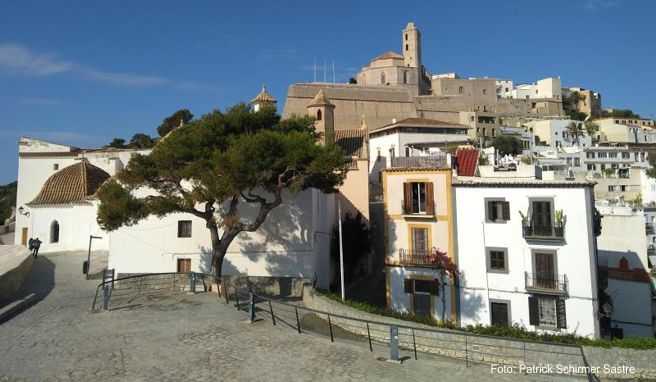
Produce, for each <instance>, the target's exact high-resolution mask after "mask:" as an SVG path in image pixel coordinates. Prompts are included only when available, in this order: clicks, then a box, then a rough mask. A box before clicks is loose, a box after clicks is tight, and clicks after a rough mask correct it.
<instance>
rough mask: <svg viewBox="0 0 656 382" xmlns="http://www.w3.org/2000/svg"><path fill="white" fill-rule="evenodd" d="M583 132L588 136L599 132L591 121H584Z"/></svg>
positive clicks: (597, 126) (597, 127)
mask: <svg viewBox="0 0 656 382" xmlns="http://www.w3.org/2000/svg"><path fill="white" fill-rule="evenodd" d="M583 126H584V128H585V132H586V133H587V134H588V135H589V136H590V137H592V136H594V135H595V134H596V133H597V132H598V131H599V125H597V124H596V123H594V122H592V121H585V123H584V124H583Z"/></svg>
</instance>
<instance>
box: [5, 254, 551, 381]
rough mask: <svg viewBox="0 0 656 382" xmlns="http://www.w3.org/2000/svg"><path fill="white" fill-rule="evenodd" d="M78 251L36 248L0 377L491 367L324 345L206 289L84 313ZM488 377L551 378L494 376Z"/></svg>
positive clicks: (295, 376)
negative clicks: (28, 301) (25, 302)
mask: <svg viewBox="0 0 656 382" xmlns="http://www.w3.org/2000/svg"><path fill="white" fill-rule="evenodd" d="M83 260H84V258H83V256H80V255H70V254H58V255H48V256H40V257H39V258H38V259H37V262H36V263H35V264H34V272H33V274H32V275H31V278H30V280H29V281H28V286H27V289H29V290H30V293H37V294H38V295H39V296H40V299H39V301H38V302H37V303H36V304H35V305H33V306H31V307H30V308H29V309H27V310H25V311H24V312H22V313H20V314H19V315H17V316H15V317H14V318H12V319H11V320H9V321H7V322H5V323H4V324H2V325H0V381H90V380H96V381H103V382H105V381H209V380H211V381H220V380H229V381H281V380H287V381H309V380H313V381H324V380H326V381H327V380H330V381H361V380H374V381H387V380H389V381H392V380H395V381H399V380H415V381H429V380H431V381H433V380H436V379H437V380H447V381H471V380H476V379H478V380H488V379H489V378H490V377H491V375H490V368H489V366H482V365H477V366H473V367H470V368H466V367H465V365H464V363H461V362H457V361H453V360H449V359H435V360H423V361H422V360H419V361H414V360H408V361H406V362H405V363H404V364H403V365H397V364H392V363H388V362H384V361H379V360H377V357H382V356H384V355H385V354H384V352H383V350H382V349H381V350H380V351H378V353H376V352H374V353H370V352H369V350H368V348H367V347H364V346H361V345H359V344H351V343H330V341H329V340H328V339H327V338H325V337H321V336H315V335H311V334H303V335H299V334H297V333H295V332H294V331H292V330H290V329H289V328H286V327H284V326H282V325H278V326H275V327H274V326H272V325H271V323H270V322H269V321H268V320H263V321H260V322H257V323H256V324H252V325H251V324H248V323H245V322H244V320H245V319H246V317H247V315H246V314H245V313H244V312H237V311H236V310H235V309H234V308H233V307H231V306H226V305H224V304H223V303H222V302H218V301H217V299H216V297H213V296H212V295H180V296H178V297H177V298H168V299H164V300H161V301H157V302H153V303H150V304H145V305H137V306H133V307H131V308H128V309H119V310H114V311H111V312H103V313H90V312H89V308H90V303H91V300H92V298H93V295H94V292H95V286H96V285H97V281H86V280H84V278H83V275H82V274H81V273H80V272H81V263H82V261H83ZM494 379H495V380H501V381H506V380H507V381H510V380H551V379H540V378H537V377H530V378H529V377H526V376H522V375H501V376H499V375H494Z"/></svg>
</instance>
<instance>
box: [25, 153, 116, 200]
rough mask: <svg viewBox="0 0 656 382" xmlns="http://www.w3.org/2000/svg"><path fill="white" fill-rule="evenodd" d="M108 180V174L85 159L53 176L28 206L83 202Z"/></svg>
mask: <svg viewBox="0 0 656 382" xmlns="http://www.w3.org/2000/svg"><path fill="white" fill-rule="evenodd" d="M107 179H109V174H108V173H106V172H105V171H103V170H102V169H101V168H99V167H96V166H94V165H92V164H91V163H89V162H88V161H87V160H86V159H83V160H81V161H80V162H79V163H76V164H74V165H71V166H68V167H66V168H63V169H61V170H59V171H57V172H56V173H54V174H53V175H51V176H50V178H48V180H46V182H45V183H44V184H43V187H42V188H41V192H39V194H38V195H37V196H36V198H34V200H32V201H31V202H30V203H28V205H41V204H66V203H75V202H83V201H85V200H88V199H89V198H91V197H93V195H94V194H95V193H96V191H98V188H100V186H101V185H102V184H103V183H104V182H105V181H106V180H107Z"/></svg>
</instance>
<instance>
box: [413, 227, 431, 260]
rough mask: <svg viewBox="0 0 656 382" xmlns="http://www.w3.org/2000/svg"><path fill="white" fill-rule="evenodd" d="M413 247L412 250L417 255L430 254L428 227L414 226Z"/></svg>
mask: <svg viewBox="0 0 656 382" xmlns="http://www.w3.org/2000/svg"><path fill="white" fill-rule="evenodd" d="M410 234H411V235H412V248H410V251H411V252H412V253H413V254H414V255H415V256H425V255H427V254H428V228H419V227H412V228H411V229H410Z"/></svg>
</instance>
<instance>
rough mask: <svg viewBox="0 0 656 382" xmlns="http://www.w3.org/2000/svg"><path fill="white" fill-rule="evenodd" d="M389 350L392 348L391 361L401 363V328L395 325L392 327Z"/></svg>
mask: <svg viewBox="0 0 656 382" xmlns="http://www.w3.org/2000/svg"><path fill="white" fill-rule="evenodd" d="M389 348H390V358H389V359H390V360H391V361H396V362H398V361H399V328H398V327H397V326H394V325H390V339H389Z"/></svg>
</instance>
